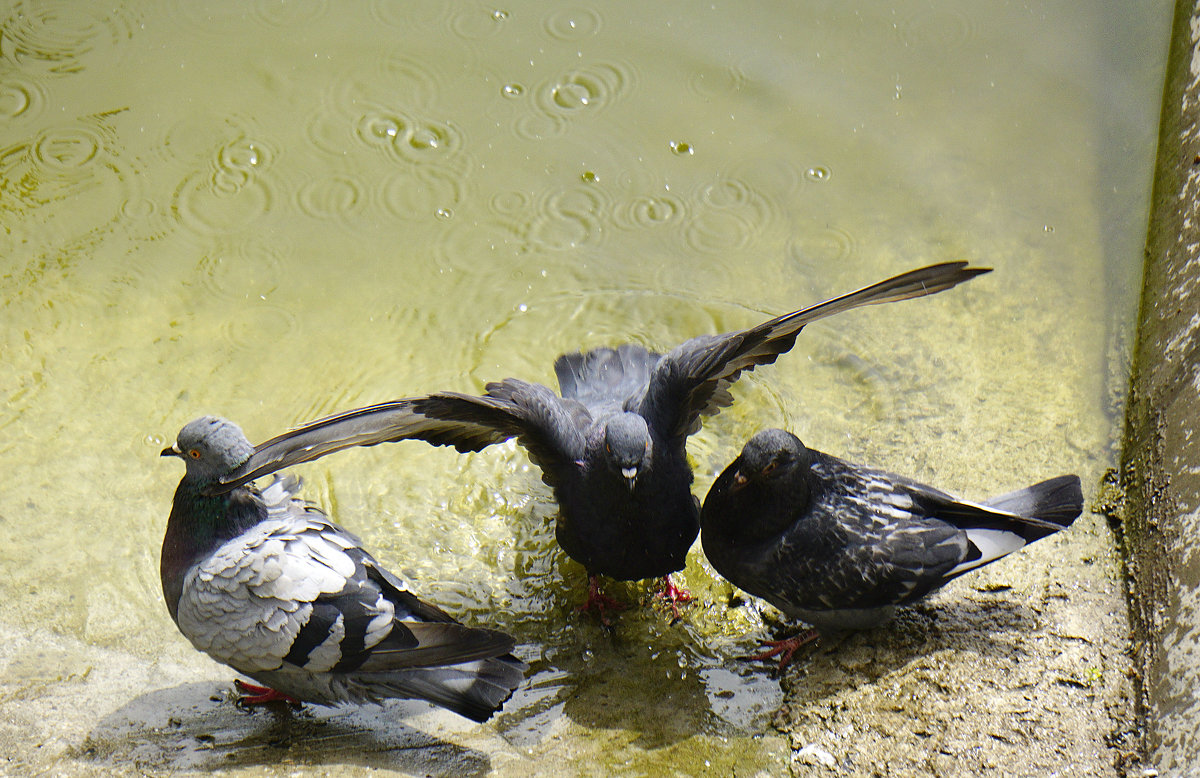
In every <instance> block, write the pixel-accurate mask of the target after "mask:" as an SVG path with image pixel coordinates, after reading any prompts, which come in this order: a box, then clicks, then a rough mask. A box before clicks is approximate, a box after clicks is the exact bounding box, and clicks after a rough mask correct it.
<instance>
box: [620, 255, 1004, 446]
mask: <svg viewBox="0 0 1200 778" xmlns="http://www.w3.org/2000/svg"><path fill="white" fill-rule="evenodd" d="M990 271H991V269H990V268H973V267H967V263H966V262H946V263H942V264H938V265H930V266H928V267H923V268H919V269H917V270H910V271H909V272H907V273H901V274H900V275H898V276H894V277H892V278H888V279H886V280H884V281H880V282H879V283H876V284H872V285H871V286H867V287H864V288H862V289H859V290H858V291H855V292H850V293H849V294H844V295H842V296H840V297H835V298H833V299H832V300H826V301H825V302H823V303H818V304H816V305H813V306H810V307H808V308H804V309H802V310H799V311H794V312H792V313H788V314H784V315H783V316H778V317H776V318H774V319H771V320H769V321H766V322H763V323H762V324H759V325H758V326H756V327H751V328H750V329H747V330H742V331H740V332H731V333H727V334H724V335H702V336H700V337H696V338H692V339H691V340H688V341H686V342H685V343H683V344H682V345H680V346H678V347H676V348H675V349H673V350H672V351H670V352H669V353H668V354H667V355H666V356H665V357H663V358H662V359H661V360H660V361H659V363H658V365H657V367H656V368H655V370H654V374H653V376H652V378H651V381H650V387H649V389H648V390H647V392H646V397H645V399H644V400H643V401H642V408H641V413H642V415H643V416H645V417H646V418H647V419H648V420H650V422H651V423H652V424H653V425H655V427H656V428H657V429H658V430H660V431H661V432H662V433H663V434H667V435H671V436H687V435H690V434H692V433H693V432H695V431H696V430H698V429H699V428H700V421H701V419H700V417H701V415H712V414H714V413H717V412H718V411H719V410H720V409H721V408H722V407H724V406H727V405H729V404H730V403H731V402H732V400H733V398H732V396H731V395H730V394H729V387H730V386H731V385H732V384H733V383H734V382H735V381H737V379H738V378H739V377H740V376H741V374H742V371H745V370H753V369H754V368H755V367H757V366H758V365H768V364H771V363H772V362H774V361H775V360H776V359H777V358H778V357H779V355H780V354H783V353H785V352H787V351H788V350H789V349H791V348H792V346H793V345H795V343H796V336H797V335H799V334H800V331H801V330H802V329H804V326H805V325H806V324H808V323H810V322H813V321H816V320H818V319H823V318H825V317H827V316H832V315H834V314H837V313H842V312H843V311H849V310H851V309H853V308H859V307H862V306H864V305H878V304H880V303H888V302H896V301H899V300H908V299H912V298H914V297H924V296H926V295H931V294H936V293H938V292H942V291H945V290H947V289H951V288H953V287H955V286H957V285H958V284H960V283H962V282H964V281H967V280H970V279H972V278H974V277H975V276H977V275H981V274H983V273H988V272H990Z"/></svg>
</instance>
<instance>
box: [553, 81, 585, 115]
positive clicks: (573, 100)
mask: <svg viewBox="0 0 1200 778" xmlns="http://www.w3.org/2000/svg"><path fill="white" fill-rule="evenodd" d="M552 98H553V100H554V104H555V105H557V106H559V107H560V108H566V109H567V110H575V109H579V108H586V107H587V106H588V105H589V104H590V103H591V101H592V94H591V92H590V91H589V90H588V88H587V85H586V84H582V83H579V82H568V83H565V84H559V85H558V86H555V87H554V89H553V92H552Z"/></svg>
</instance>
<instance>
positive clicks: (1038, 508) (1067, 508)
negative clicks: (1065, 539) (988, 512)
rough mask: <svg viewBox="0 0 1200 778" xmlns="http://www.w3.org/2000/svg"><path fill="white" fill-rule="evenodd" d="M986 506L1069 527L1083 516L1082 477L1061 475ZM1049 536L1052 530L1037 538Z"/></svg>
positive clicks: (999, 498)
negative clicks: (1080, 478)
mask: <svg viewBox="0 0 1200 778" xmlns="http://www.w3.org/2000/svg"><path fill="white" fill-rule="evenodd" d="M986 504H987V506H988V507H989V508H994V509H996V510H1000V511H1006V512H1008V513H1015V514H1017V515H1018V516H1029V517H1032V518H1035V519H1042V520H1043V521H1049V522H1053V523H1055V524H1058V525H1060V526H1062V527H1069V526H1071V522H1073V521H1075V519H1076V518H1078V517H1079V514H1080V513H1082V512H1083V489H1082V488H1081V486H1080V483H1079V476H1077V475H1060V476H1058V477H1057V478H1051V479H1049V480H1046V481H1042V482H1041V483H1037V484H1034V485H1033V486H1027V487H1025V488H1024V489H1017V490H1016V491H1014V492H1009V493H1007V494H1002V495H1000V496H999V497H993V498H992V499H990V500H988V501H987V503H986ZM1048 534H1050V530H1047V531H1045V532H1044V533H1043V534H1041V535H1039V536H1038V537H1045V535H1048Z"/></svg>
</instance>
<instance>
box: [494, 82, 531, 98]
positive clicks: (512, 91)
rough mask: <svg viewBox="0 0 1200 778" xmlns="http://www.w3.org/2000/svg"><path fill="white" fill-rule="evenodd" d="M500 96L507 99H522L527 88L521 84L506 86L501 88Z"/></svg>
mask: <svg viewBox="0 0 1200 778" xmlns="http://www.w3.org/2000/svg"><path fill="white" fill-rule="evenodd" d="M500 94H502V95H504V96H505V97H520V96H521V95H523V94H525V87H523V86H521V85H520V84H505V85H504V86H502V87H500Z"/></svg>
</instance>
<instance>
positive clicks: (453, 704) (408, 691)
mask: <svg viewBox="0 0 1200 778" xmlns="http://www.w3.org/2000/svg"><path fill="white" fill-rule="evenodd" d="M525 670H526V665H525V663H524V662H522V661H521V660H519V659H517V658H516V657H514V656H512V655H506V656H502V657H496V658H493V659H483V660H479V661H476V662H467V663H464V664H458V665H448V666H444V667H421V668H413V669H410V670H403V671H398V672H394V673H380V674H370V675H368V674H363V675H358V676H352V678H351V679H350V680H349V683H348V684H347V692H348V693H349V694H350V695H352V696H354V697H359V698H363V699H368V700H372V701H379V700H380V699H384V698H387V697H416V698H419V699H423V700H428V701H429V702H432V703H433V704H435V705H439V706H441V707H443V708H445V709H447V710H450V711H453V712H454V713H457V714H459V715H460V716H465V717H466V718H469V719H471V720H472V721H478V722H483V721H487V720H488V719H490V718H491V717H492V714H494V713H495V712H496V711H497V710H499V709H500V706H501V705H503V704H504V703H505V701H506V700H508V698H509V697H511V696H512V693H513V691H514V690H515V689H516V688H517V687H518V686H520V685H521V681H522V680H524V678H525Z"/></svg>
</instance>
